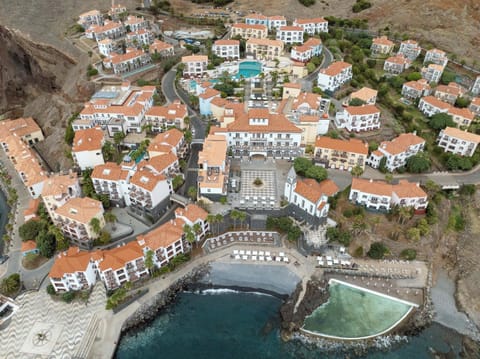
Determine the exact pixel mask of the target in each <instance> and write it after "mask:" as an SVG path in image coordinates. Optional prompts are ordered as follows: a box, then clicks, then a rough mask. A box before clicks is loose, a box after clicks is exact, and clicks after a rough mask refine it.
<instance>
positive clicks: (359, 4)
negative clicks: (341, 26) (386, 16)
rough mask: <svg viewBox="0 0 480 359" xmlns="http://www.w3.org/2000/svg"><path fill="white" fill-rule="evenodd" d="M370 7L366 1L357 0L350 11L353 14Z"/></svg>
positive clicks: (369, 3)
mask: <svg viewBox="0 0 480 359" xmlns="http://www.w3.org/2000/svg"><path fill="white" fill-rule="evenodd" d="M370 7H372V3H371V2H369V1H366V0H357V2H356V3H355V4H353V6H352V11H353V12H354V13H358V12H360V11H363V10H365V9H368V8H370Z"/></svg>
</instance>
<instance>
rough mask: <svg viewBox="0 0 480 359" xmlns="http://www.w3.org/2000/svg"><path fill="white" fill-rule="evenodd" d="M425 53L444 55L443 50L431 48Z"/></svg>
mask: <svg viewBox="0 0 480 359" xmlns="http://www.w3.org/2000/svg"><path fill="white" fill-rule="evenodd" d="M427 53H433V54H438V55H441V56H445V51H443V50H439V49H431V50H428V51H427Z"/></svg>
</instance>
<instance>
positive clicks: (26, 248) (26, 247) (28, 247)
mask: <svg viewBox="0 0 480 359" xmlns="http://www.w3.org/2000/svg"><path fill="white" fill-rule="evenodd" d="M34 249H37V243H36V242H35V241H32V240H29V241H25V242H22V248H21V249H20V250H21V251H22V252H30V251H33V250H34Z"/></svg>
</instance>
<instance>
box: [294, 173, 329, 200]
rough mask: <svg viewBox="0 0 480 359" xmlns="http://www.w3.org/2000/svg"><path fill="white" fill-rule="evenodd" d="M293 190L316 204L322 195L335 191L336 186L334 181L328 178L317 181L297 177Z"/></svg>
mask: <svg viewBox="0 0 480 359" xmlns="http://www.w3.org/2000/svg"><path fill="white" fill-rule="evenodd" d="M295 192H296V193H298V194H299V195H300V196H302V197H304V198H306V199H308V200H309V201H310V202H312V203H315V204H316V203H317V202H318V201H319V200H320V199H321V197H322V196H323V195H325V196H328V197H330V196H333V195H334V194H335V193H337V192H338V187H337V185H336V184H335V182H333V181H332V180H330V179H327V180H324V181H322V182H320V183H318V182H317V181H316V180H314V179H311V178H305V179H300V178H298V179H297V186H296V187H295Z"/></svg>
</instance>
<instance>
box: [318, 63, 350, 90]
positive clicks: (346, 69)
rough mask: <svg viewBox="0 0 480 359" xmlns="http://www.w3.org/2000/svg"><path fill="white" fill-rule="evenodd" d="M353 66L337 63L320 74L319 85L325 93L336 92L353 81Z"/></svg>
mask: <svg viewBox="0 0 480 359" xmlns="http://www.w3.org/2000/svg"><path fill="white" fill-rule="evenodd" d="M352 76H353V75H352V65H351V64H349V63H347V62H343V61H337V62H333V63H331V64H330V65H329V66H328V67H327V68H325V69H321V70H320V71H319V72H318V79H317V84H318V87H320V89H322V90H323V91H330V92H335V91H336V90H338V89H339V88H340V87H341V86H343V85H344V84H346V83H347V82H349V81H350V80H351V79H352Z"/></svg>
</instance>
